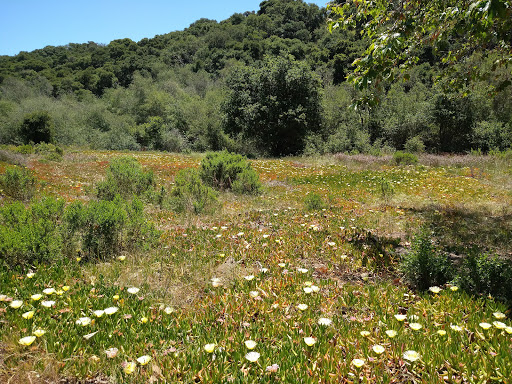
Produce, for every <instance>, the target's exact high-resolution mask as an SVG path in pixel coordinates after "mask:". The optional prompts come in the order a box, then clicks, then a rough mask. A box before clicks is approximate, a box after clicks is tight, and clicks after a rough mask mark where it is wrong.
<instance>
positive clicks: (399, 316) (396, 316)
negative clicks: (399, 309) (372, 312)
mask: <svg viewBox="0 0 512 384" xmlns="http://www.w3.org/2000/svg"><path fill="white" fill-rule="evenodd" d="M395 319H397V320H398V321H405V319H407V316H406V315H395Z"/></svg>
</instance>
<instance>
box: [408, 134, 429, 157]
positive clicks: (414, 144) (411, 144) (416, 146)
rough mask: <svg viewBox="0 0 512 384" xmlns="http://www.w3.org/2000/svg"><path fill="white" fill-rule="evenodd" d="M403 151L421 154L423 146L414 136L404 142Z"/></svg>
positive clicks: (417, 137) (419, 139) (423, 149)
mask: <svg viewBox="0 0 512 384" xmlns="http://www.w3.org/2000/svg"><path fill="white" fill-rule="evenodd" d="M404 149H405V151H406V152H409V153H423V152H425V144H423V141H422V140H421V138H420V137H419V136H414V137H411V138H410V139H408V140H407V141H406V142H405V145H404Z"/></svg>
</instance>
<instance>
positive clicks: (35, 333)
mask: <svg viewBox="0 0 512 384" xmlns="http://www.w3.org/2000/svg"><path fill="white" fill-rule="evenodd" d="M32 333H33V334H34V335H35V336H37V337H41V336H43V335H44V334H45V333H46V331H45V330H44V329H41V328H38V329H36V330H35V331H34V332H32Z"/></svg>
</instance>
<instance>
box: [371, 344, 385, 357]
mask: <svg viewBox="0 0 512 384" xmlns="http://www.w3.org/2000/svg"><path fill="white" fill-rule="evenodd" d="M372 349H373V352H375V353H376V354H377V355H380V354H381V353H384V351H385V349H384V347H383V346H382V345H379V344H375V345H374V346H373V347H372Z"/></svg>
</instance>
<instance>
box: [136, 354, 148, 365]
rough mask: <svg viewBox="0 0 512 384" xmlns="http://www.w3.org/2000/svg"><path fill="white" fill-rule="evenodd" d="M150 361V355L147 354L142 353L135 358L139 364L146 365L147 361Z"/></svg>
mask: <svg viewBox="0 0 512 384" xmlns="http://www.w3.org/2000/svg"><path fill="white" fill-rule="evenodd" d="M150 361H151V356H148V355H144V356H141V357H139V358H138V359H137V362H138V363H139V364H140V365H146V364H147V363H149V362H150Z"/></svg>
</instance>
